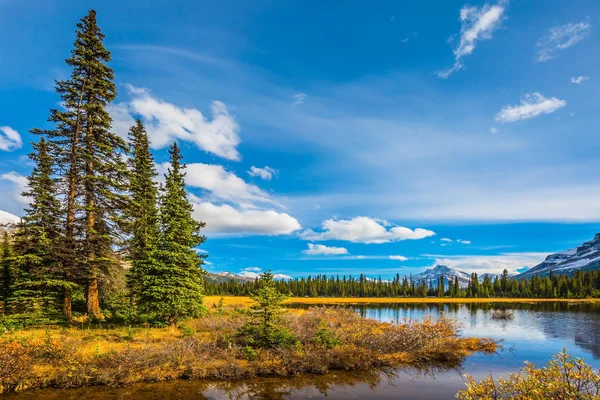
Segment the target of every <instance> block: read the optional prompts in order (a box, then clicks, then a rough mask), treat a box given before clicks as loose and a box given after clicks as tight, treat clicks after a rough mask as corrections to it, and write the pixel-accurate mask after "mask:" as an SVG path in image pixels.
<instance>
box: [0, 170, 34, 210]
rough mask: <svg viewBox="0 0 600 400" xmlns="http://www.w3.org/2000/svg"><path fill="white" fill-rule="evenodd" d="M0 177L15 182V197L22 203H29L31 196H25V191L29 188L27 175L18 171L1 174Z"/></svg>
mask: <svg viewBox="0 0 600 400" xmlns="http://www.w3.org/2000/svg"><path fill="white" fill-rule="evenodd" d="M0 179H3V180H7V181H10V182H13V183H14V184H15V190H14V193H13V196H14V199H15V200H17V201H18V202H19V203H20V204H22V205H25V206H26V205H28V204H29V198H27V197H25V196H23V192H25V191H26V190H27V185H28V183H29V182H28V180H27V177H26V176H23V175H20V174H17V173H16V172H14V171H12V172H8V173H6V174H2V175H0Z"/></svg>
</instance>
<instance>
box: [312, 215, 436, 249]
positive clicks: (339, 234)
mask: <svg viewBox="0 0 600 400" xmlns="http://www.w3.org/2000/svg"><path fill="white" fill-rule="evenodd" d="M433 235H435V232H432V231H430V230H427V229H421V228H417V229H415V230H412V229H409V228H405V227H403V226H394V225H392V224H390V223H389V222H387V221H384V220H377V219H373V218H369V217H355V218H352V219H349V220H335V219H328V220H326V221H323V223H322V224H321V231H319V232H316V231H312V230H308V231H305V232H303V233H302V234H301V237H302V238H303V239H306V240H315V241H321V240H346V241H349V242H355V243H388V242H395V241H400V240H418V239H423V238H426V237H429V236H433Z"/></svg>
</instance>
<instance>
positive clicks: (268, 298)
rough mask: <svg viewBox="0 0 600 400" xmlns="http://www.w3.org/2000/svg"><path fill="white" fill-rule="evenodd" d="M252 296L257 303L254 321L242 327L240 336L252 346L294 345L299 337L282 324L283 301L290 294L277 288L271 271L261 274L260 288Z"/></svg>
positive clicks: (253, 312)
mask: <svg viewBox="0 0 600 400" xmlns="http://www.w3.org/2000/svg"><path fill="white" fill-rule="evenodd" d="M250 297H251V298H252V300H254V301H255V302H256V303H257V304H256V305H253V306H252V313H251V317H252V321H251V322H249V323H247V324H245V325H244V326H242V327H241V328H240V331H239V333H238V338H240V339H241V340H242V341H243V342H245V343H246V344H247V345H249V346H251V347H258V348H267V349H268V348H273V347H291V346H294V345H295V344H296V343H297V339H296V338H295V337H294V336H293V335H292V334H291V333H290V331H289V329H287V328H285V327H283V326H282V324H281V323H282V320H281V316H282V314H283V312H284V311H283V308H282V306H281V303H282V302H283V301H284V300H286V299H287V298H288V297H289V296H288V295H286V294H283V293H281V292H279V291H278V290H277V287H276V286H275V282H274V275H273V274H272V273H271V272H270V271H266V272H264V273H262V274H261V276H260V281H259V288H258V290H256V291H255V292H253V293H252V294H251V295H250Z"/></svg>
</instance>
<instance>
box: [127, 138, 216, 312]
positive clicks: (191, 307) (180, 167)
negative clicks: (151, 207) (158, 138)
mask: <svg viewBox="0 0 600 400" xmlns="http://www.w3.org/2000/svg"><path fill="white" fill-rule="evenodd" d="M169 154H170V156H171V163H170V167H169V169H168V171H167V173H166V174H165V186H164V189H163V190H162V193H161V199H160V208H159V221H160V222H159V240H158V244H157V246H156V248H154V249H152V251H151V254H150V256H149V257H148V261H147V262H145V263H144V265H143V267H142V268H141V275H142V285H141V290H140V298H139V309H140V312H141V313H142V314H144V315H147V316H148V317H149V318H151V319H153V320H158V321H163V322H167V323H175V322H176V321H177V320H179V319H181V318H186V317H193V316H197V315H199V314H200V313H201V312H202V310H203V309H204V305H203V301H202V300H203V274H204V271H203V270H202V264H203V261H202V259H203V256H202V255H199V254H198V252H197V251H196V250H195V248H196V247H198V246H199V245H201V244H202V243H204V241H205V240H206V238H205V237H204V236H203V235H201V234H200V229H201V228H203V227H204V226H205V223H203V222H198V221H196V220H194V218H192V211H193V208H192V205H191V204H190V202H189V200H188V198H187V193H186V191H185V182H184V177H185V173H184V169H185V165H184V164H182V163H181V159H182V156H181V152H180V150H179V147H178V146H177V143H174V144H173V145H172V146H171V148H170V149H169Z"/></svg>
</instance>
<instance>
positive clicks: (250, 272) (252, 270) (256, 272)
mask: <svg viewBox="0 0 600 400" xmlns="http://www.w3.org/2000/svg"><path fill="white" fill-rule="evenodd" d="M261 273H262V269H261V268H259V267H248V268H244V269H243V270H241V271H240V272H239V273H238V275H239V276H243V277H245V278H252V279H256V278H260V274H261ZM273 276H274V278H275V279H292V277H291V276H289V275H284V274H273Z"/></svg>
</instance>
